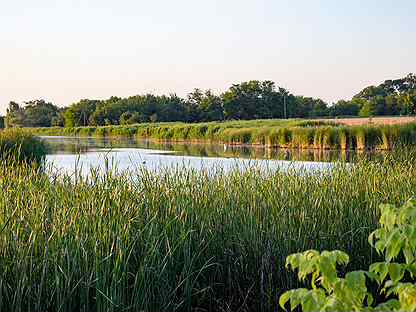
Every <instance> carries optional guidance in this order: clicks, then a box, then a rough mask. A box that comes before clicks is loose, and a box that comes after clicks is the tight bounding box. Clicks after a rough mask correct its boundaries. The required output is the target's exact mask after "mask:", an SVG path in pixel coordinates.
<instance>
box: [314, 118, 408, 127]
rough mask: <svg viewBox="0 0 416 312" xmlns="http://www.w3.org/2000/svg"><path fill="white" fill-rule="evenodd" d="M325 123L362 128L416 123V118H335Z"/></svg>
mask: <svg viewBox="0 0 416 312" xmlns="http://www.w3.org/2000/svg"><path fill="white" fill-rule="evenodd" d="M322 120H325V121H332V122H336V123H340V124H343V125H346V126H361V125H369V124H375V125H397V124H403V123H409V122H416V117H415V116H413V117H408V116H406V117H373V118H338V119H336V118H334V119H322Z"/></svg>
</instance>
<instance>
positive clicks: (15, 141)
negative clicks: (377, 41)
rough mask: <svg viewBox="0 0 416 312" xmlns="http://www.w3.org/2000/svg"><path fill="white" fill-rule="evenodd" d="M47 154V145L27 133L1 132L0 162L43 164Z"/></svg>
mask: <svg viewBox="0 0 416 312" xmlns="http://www.w3.org/2000/svg"><path fill="white" fill-rule="evenodd" d="M46 153H47V146H46V143H44V142H42V141H41V140H40V139H39V138H37V137H35V136H33V135H32V134H30V133H28V132H27V131H22V130H19V129H7V130H2V131H0V161H3V162H6V161H7V162H9V163H10V162H15V163H20V162H27V163H31V162H37V163H41V162H42V161H43V160H44V159H45V156H46Z"/></svg>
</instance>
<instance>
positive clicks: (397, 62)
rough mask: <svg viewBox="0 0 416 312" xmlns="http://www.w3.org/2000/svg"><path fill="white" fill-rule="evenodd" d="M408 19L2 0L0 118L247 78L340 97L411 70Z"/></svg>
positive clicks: (306, 7) (407, 7)
mask: <svg viewBox="0 0 416 312" xmlns="http://www.w3.org/2000/svg"><path fill="white" fill-rule="evenodd" d="M415 14H416V1H414V0H402V1H393V0H391V1H387V0H378V1H376V0H361V1H359V0H349V1H347V0H343V1H336V0H332V1H330V0H321V1H318V0H308V1H307V0H303V1H301V0H298V1H296V0H292V1H289V0H287V1H286V0H222V1H220V0H211V1H202V0H171V1H167V0H146V1H144V0H136V1H134V0H113V1H109V0H72V1H69V0H55V1H53V0H37V1H33V0H13V1H2V2H1V3H0V112H4V110H5V107H6V106H7V104H8V102H9V101H10V100H15V101H26V100H30V99H36V98H44V99H47V100H50V101H53V102H55V103H56V104H58V105H61V106H62V105H69V104H70V103H71V102H74V101H76V100H78V99H81V98H107V97H109V96H111V95H117V96H129V95H134V94H140V93H146V92H153V93H170V92H176V93H177V94H179V95H181V96H184V95H185V94H186V93H188V92H190V91H192V90H193V88H196V87H199V88H202V89H208V88H210V89H213V90H215V91H217V92H222V91H224V90H225V89H226V88H227V87H228V86H230V85H231V84H232V83H236V82H241V81H246V80H251V79H258V80H265V79H268V80H273V81H275V82H276V83H277V84H278V85H281V86H283V87H285V88H288V89H289V90H290V91H291V92H293V93H295V94H300V95H308V96H314V97H321V98H323V99H324V100H327V101H329V102H332V101H336V100H338V99H341V98H350V97H351V96H352V95H354V94H355V93H357V92H358V91H359V90H360V89H362V88H363V87H364V86H366V85H369V84H376V83H380V82H382V81H384V80H385V79H389V78H396V77H397V78H398V77H401V76H404V75H406V74H408V73H410V72H416V57H415V56H416V40H415V38H416V26H415V25H416V24H415V22H414V16H415Z"/></svg>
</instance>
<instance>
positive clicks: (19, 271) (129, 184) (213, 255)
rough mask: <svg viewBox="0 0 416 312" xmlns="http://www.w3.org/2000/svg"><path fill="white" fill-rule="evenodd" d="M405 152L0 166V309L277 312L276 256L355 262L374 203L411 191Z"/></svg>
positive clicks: (284, 275)
mask: <svg viewBox="0 0 416 312" xmlns="http://www.w3.org/2000/svg"><path fill="white" fill-rule="evenodd" d="M414 172H416V153H415V152H414V151H413V152H412V151H400V152H399V153H397V154H396V155H392V156H387V157H386V158H385V159H384V160H382V161H377V162H368V161H361V162H358V163H357V164H355V165H354V166H350V165H344V164H337V165H335V167H334V169H333V171H332V172H325V173H322V174H316V173H315V174H312V173H309V172H307V171H303V170H299V171H289V172H279V171H277V172H262V173H260V172H259V171H258V170H257V169H256V168H252V169H249V170H247V171H241V170H235V171H232V172H231V173H227V174H226V173H223V172H222V171H221V170H220V169H218V170H217V171H216V172H203V171H202V172H201V171H192V170H189V169H180V168H176V169H174V168H172V169H170V170H164V171H162V172H158V173H155V172H151V171H146V170H144V169H140V168H139V169H138V170H137V171H136V172H131V173H129V174H116V173H115V172H114V171H111V170H110V171H107V172H105V173H102V174H100V173H99V172H98V171H96V170H92V172H91V175H90V176H89V177H88V178H86V177H82V176H80V175H78V174H73V175H71V176H69V175H59V174H51V175H49V176H47V175H45V174H43V171H39V170H36V169H34V168H32V167H28V166H24V165H22V166H19V167H17V168H16V169H15V170H9V167H8V166H7V165H6V164H5V163H3V162H1V163H0V177H1V179H0V310H1V311H88V312H90V311H275V309H276V305H277V298H278V295H279V294H280V293H281V292H282V291H284V290H287V289H292V288H294V287H297V286H298V284H297V281H296V278H295V277H294V275H293V274H291V273H289V272H287V271H286V270H285V268H284V260H285V257H286V256H287V255H288V254H291V253H294V252H297V251H301V250H307V249H310V248H314V249H318V250H325V249H328V250H331V249H334V248H337V249H341V250H344V251H346V252H348V253H349V254H350V256H351V259H353V262H352V263H351V268H359V267H365V266H366V265H368V264H369V263H371V262H373V261H374V257H376V255H374V254H371V253H369V251H368V243H367V236H368V234H369V233H370V232H371V231H372V230H373V229H375V227H376V225H377V220H378V215H377V211H378V209H377V207H378V206H379V204H380V203H392V204H401V203H403V202H404V201H405V200H406V199H408V198H409V197H410V196H412V195H414V194H415V191H416V175H415V174H414Z"/></svg>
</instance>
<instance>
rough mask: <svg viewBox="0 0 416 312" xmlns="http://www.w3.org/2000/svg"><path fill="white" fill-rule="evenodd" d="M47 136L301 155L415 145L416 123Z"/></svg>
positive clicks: (83, 130) (252, 123) (179, 126)
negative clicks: (257, 148) (263, 148)
mask: <svg viewBox="0 0 416 312" xmlns="http://www.w3.org/2000/svg"><path fill="white" fill-rule="evenodd" d="M29 131H31V132H35V133H38V134H43V135H80V136H110V137H111V136H125V137H136V138H150V139H155V140H161V141H164V140H167V141H202V142H220V143H225V144H260V145H267V146H271V147H284V148H301V149H310V148H313V149H350V150H353V149H358V150H363V149H383V150H388V149H391V148H393V147H394V146H395V145H397V144H412V145H414V144H416V123H405V124H396V125H361V126H345V125H340V124H336V123H334V122H331V121H319V120H301V119H290V120H278V119H276V120H273V119H272V120H249V121H227V122H209V123H199V124H185V123H145V124H137V125H129V126H105V127H77V128H37V129H30V130H29Z"/></svg>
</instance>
